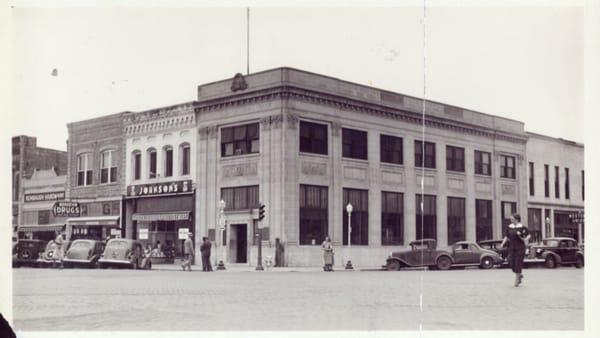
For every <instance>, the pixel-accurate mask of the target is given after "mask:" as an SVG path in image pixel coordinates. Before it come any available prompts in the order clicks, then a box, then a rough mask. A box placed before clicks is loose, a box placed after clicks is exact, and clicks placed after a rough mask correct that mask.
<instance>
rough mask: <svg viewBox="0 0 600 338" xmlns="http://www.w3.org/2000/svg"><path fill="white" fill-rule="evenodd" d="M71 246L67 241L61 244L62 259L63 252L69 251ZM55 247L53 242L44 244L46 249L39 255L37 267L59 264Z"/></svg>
mask: <svg viewBox="0 0 600 338" xmlns="http://www.w3.org/2000/svg"><path fill="white" fill-rule="evenodd" d="M70 244H71V242H69V241H64V242H63V244H62V250H63V258H64V254H65V252H67V251H68V250H69V245H70ZM56 251H57V245H56V243H55V242H54V241H49V242H48V244H46V248H45V249H44V252H43V253H42V254H41V255H40V257H39V258H38V259H37V265H38V266H39V267H42V268H43V267H53V266H55V265H56V264H58V263H59V258H58V255H57V252H56Z"/></svg>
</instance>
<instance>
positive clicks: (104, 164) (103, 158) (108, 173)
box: [100, 150, 117, 183]
mask: <svg viewBox="0 0 600 338" xmlns="http://www.w3.org/2000/svg"><path fill="white" fill-rule="evenodd" d="M115 156H116V155H115V151H114V150H105V151H103V152H101V153H100V183H109V182H110V183H112V182H116V181H117V165H116V160H115Z"/></svg>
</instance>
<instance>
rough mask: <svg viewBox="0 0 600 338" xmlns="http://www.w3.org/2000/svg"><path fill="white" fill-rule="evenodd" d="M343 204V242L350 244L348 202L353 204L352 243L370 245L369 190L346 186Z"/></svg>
mask: <svg viewBox="0 0 600 338" xmlns="http://www.w3.org/2000/svg"><path fill="white" fill-rule="evenodd" d="M343 200H344V203H343V205H342V219H343V220H344V223H343V236H344V237H343V243H344V245H348V212H347V210H346V207H347V205H348V203H350V204H352V209H353V210H352V214H351V218H352V220H351V224H350V226H351V227H352V231H351V232H350V240H351V241H352V245H369V191H368V190H358V189H348V188H344V196H343Z"/></svg>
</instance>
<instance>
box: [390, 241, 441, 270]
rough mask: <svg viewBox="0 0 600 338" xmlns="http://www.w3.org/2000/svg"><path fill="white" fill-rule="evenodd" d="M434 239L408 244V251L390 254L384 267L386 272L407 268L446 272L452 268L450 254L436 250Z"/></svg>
mask: <svg viewBox="0 0 600 338" xmlns="http://www.w3.org/2000/svg"><path fill="white" fill-rule="evenodd" d="M436 244H437V243H436V240H435V239H421V240H416V241H412V242H410V243H409V245H410V250H404V251H394V252H391V253H390V255H389V256H388V258H387V261H386V265H385V267H386V268H387V270H391V271H394V270H400V269H401V268H408V267H429V268H433V269H435V268H437V269H440V270H448V269H450V267H451V266H452V254H451V253H450V252H449V251H446V250H437V249H436Z"/></svg>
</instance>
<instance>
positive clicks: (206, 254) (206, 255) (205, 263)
mask: <svg viewBox="0 0 600 338" xmlns="http://www.w3.org/2000/svg"><path fill="white" fill-rule="evenodd" d="M211 248H212V244H211V243H210V241H209V240H208V237H202V245H200V255H201V256H202V271H212V265H211V264H210V249H211Z"/></svg>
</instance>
